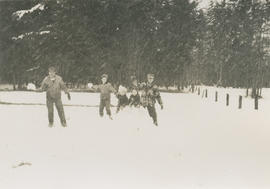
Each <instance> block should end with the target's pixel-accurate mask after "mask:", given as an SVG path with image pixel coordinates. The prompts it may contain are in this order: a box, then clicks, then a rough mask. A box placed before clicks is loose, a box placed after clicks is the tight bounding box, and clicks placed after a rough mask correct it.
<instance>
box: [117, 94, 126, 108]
mask: <svg viewBox="0 0 270 189" xmlns="http://www.w3.org/2000/svg"><path fill="white" fill-rule="evenodd" d="M117 98H118V107H120V106H126V105H128V97H127V95H120V94H118V95H117Z"/></svg>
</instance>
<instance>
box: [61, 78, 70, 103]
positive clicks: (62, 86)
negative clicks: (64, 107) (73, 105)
mask: <svg viewBox="0 0 270 189" xmlns="http://www.w3.org/2000/svg"><path fill="white" fill-rule="evenodd" d="M59 82H60V87H61V89H62V90H63V91H64V92H65V93H66V95H67V96H68V100H70V99H71V96H70V93H69V91H68V88H67V86H66V84H65V83H64V81H63V79H62V78H61V77H60V81H59Z"/></svg>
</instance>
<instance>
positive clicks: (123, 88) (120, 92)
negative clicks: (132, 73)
mask: <svg viewBox="0 0 270 189" xmlns="http://www.w3.org/2000/svg"><path fill="white" fill-rule="evenodd" d="M118 93H119V95H121V96H124V95H126V94H127V89H126V88H125V87H123V86H122V85H120V86H119V88H118Z"/></svg>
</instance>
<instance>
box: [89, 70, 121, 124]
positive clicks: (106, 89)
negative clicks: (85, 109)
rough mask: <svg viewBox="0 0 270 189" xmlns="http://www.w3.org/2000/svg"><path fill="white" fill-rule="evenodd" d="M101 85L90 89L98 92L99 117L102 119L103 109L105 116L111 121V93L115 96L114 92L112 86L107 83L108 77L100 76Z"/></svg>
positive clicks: (92, 86)
mask: <svg viewBox="0 0 270 189" xmlns="http://www.w3.org/2000/svg"><path fill="white" fill-rule="evenodd" d="M101 82H102V83H101V84H100V85H92V84H91V85H90V86H89V87H90V88H93V89H94V90H97V91H99V92H100V103H99V115H100V116H101V117H103V115H104V108H106V112H107V115H108V116H109V118H110V119H112V114H111V109H110V106H111V93H114V94H116V90H115V89H114V88H113V86H112V85H111V84H110V83H109V82H108V75H107V74H102V76H101Z"/></svg>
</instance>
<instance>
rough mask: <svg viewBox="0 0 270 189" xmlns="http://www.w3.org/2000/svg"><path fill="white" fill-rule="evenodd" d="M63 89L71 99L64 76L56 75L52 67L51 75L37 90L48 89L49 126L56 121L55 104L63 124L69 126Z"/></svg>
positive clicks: (50, 69)
mask: <svg viewBox="0 0 270 189" xmlns="http://www.w3.org/2000/svg"><path fill="white" fill-rule="evenodd" d="M61 90H63V91H65V93H66V94H67V95H68V99H69V100H70V94H69V92H68V89H67V87H66V85H65V83H64V82H63V80H62V78H61V77H60V76H58V75H56V69H55V67H50V68H49V75H48V76H47V77H45V79H44V80H43V81H42V83H41V87H40V89H38V90H37V91H38V92H42V91H46V99H47V108H48V118H49V127H52V126H53V122H54V115H53V114H54V109H53V106H54V104H55V106H56V109H57V112H58V115H59V118H60V120H61V124H62V126H63V127H66V126H67V123H66V118H65V113H64V108H63V104H62V100H61Z"/></svg>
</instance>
